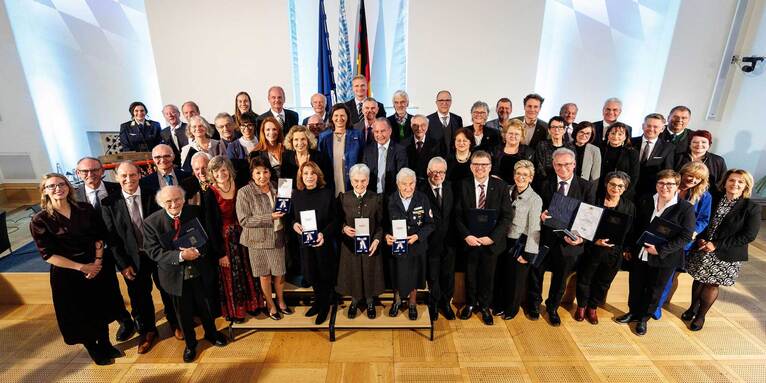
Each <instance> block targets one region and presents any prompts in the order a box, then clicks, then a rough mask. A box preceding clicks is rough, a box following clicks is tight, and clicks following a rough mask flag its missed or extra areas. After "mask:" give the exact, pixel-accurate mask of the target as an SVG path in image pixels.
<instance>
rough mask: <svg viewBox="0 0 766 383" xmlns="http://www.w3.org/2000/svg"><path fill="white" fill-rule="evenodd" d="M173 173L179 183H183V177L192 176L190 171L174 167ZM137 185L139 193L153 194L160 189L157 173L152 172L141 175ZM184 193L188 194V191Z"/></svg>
mask: <svg viewBox="0 0 766 383" xmlns="http://www.w3.org/2000/svg"><path fill="white" fill-rule="evenodd" d="M175 173H176V179H178V183H179V185H180V184H182V183H183V181H184V179H186V178H188V177H192V175H191V174H190V173H187V172H185V171H183V170H181V169H178V168H176V169H175ZM138 185H139V186H140V187H141V193H144V192H146V193H147V194H151V195H152V196H154V195H155V194H157V191H159V190H160V179H159V175H158V173H157V172H154V173H151V174H147V175H145V176H143V177H141V180H139V181H138ZM186 193H187V194H188V193H189V192H188V191H187V192H186Z"/></svg>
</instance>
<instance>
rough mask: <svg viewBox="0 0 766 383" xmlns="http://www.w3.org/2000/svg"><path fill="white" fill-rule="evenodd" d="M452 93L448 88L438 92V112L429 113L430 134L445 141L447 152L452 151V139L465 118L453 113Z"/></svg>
mask: <svg viewBox="0 0 766 383" xmlns="http://www.w3.org/2000/svg"><path fill="white" fill-rule="evenodd" d="M451 106H452V94H451V93H450V92H449V91H447V90H442V91H439V93H437V94H436V112H434V113H431V114H429V115H428V134H429V135H430V136H431V137H433V138H435V139H437V140H442V141H444V147H445V148H446V149H447V153H448V154H449V153H451V152H452V151H453V150H454V149H453V148H452V139H453V137H454V135H455V131H456V130H458V129H460V128H462V127H463V119H462V118H461V117H460V116H458V115H457V114H455V113H451V112H450V111H449V110H450V107H451Z"/></svg>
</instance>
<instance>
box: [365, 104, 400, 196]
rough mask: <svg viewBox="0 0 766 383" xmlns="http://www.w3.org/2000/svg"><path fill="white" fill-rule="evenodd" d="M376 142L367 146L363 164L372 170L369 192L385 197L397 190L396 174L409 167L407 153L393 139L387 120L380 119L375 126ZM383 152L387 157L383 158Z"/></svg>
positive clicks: (373, 130)
mask: <svg viewBox="0 0 766 383" xmlns="http://www.w3.org/2000/svg"><path fill="white" fill-rule="evenodd" d="M372 133H373V135H374V136H375V142H374V143H372V144H369V145H367V146H366V147H365V148H364V152H363V155H362V157H363V160H362V161H363V163H364V164H365V165H367V167H368V168H370V183H369V185H367V190H371V191H374V192H376V193H378V194H380V195H383V196H384V199H385V198H387V197H388V195H389V194H391V193H393V191H394V190H396V173H399V170H401V169H402V168H403V167H406V166H407V152H406V151H405V149H404V146H402V145H400V144H398V143H396V142H394V141H393V140H392V139H391V125H389V124H388V120H387V119H385V118H378V119H377V120H375V124H374V125H373V129H372ZM381 150H383V151H385V156H381V154H380V153H381Z"/></svg>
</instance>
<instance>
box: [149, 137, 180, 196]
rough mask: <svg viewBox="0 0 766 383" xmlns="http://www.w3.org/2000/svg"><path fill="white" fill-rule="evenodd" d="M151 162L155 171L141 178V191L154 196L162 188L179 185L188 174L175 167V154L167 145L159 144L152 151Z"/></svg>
mask: <svg viewBox="0 0 766 383" xmlns="http://www.w3.org/2000/svg"><path fill="white" fill-rule="evenodd" d="M152 160H153V161H154V166H155V167H156V171H155V172H154V173H151V174H147V175H145V176H144V177H143V178H141V181H140V184H141V188H142V190H144V191H145V192H147V193H150V194H151V195H152V196H154V194H155V193H157V190H160V188H161V187H163V186H168V185H180V184H181V181H183V180H184V179H186V177H189V173H187V172H185V171H183V170H181V169H178V168H176V167H175V165H174V163H173V161H174V160H175V154H174V153H173V149H172V148H171V147H170V146H169V145H165V144H159V145H157V146H155V147H154V149H152Z"/></svg>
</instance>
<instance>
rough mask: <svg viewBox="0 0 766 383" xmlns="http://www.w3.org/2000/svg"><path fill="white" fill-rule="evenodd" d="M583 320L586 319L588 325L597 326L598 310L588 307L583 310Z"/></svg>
mask: <svg viewBox="0 0 766 383" xmlns="http://www.w3.org/2000/svg"><path fill="white" fill-rule="evenodd" d="M585 319H587V320H588V322H589V323H590V324H598V309H595V308H590V307H588V309H587V310H585Z"/></svg>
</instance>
